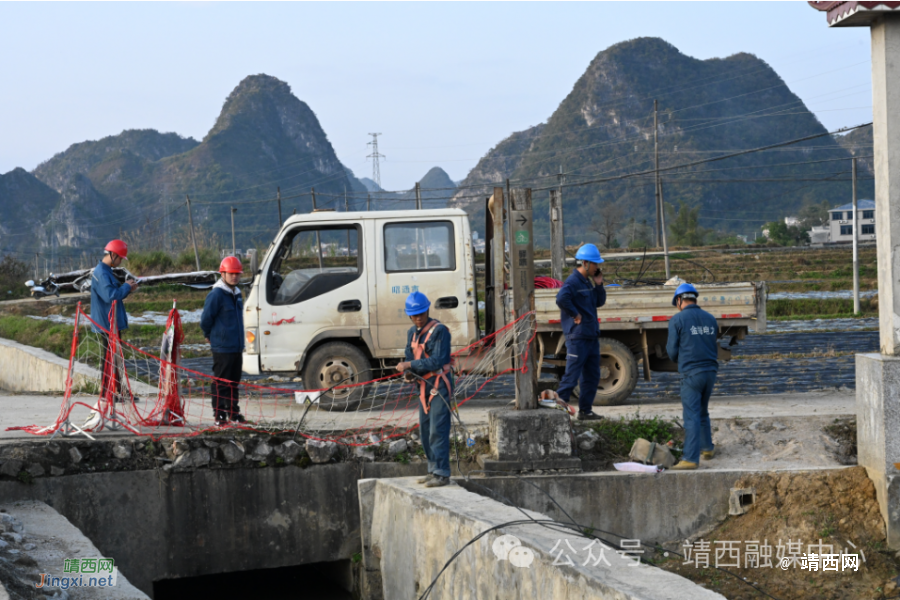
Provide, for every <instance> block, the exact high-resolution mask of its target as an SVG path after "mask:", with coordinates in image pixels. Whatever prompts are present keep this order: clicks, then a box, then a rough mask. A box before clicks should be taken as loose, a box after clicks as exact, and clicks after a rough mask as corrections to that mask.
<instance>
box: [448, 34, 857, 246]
mask: <svg viewBox="0 0 900 600" xmlns="http://www.w3.org/2000/svg"><path fill="white" fill-rule="evenodd" d="M654 99H657V100H658V102H659V146H660V165H661V167H663V168H664V167H666V166H671V165H677V164H680V163H687V162H691V161H696V160H700V159H704V158H709V157H712V156H716V155H721V154H725V153H728V152H730V151H735V150H741V149H750V148H755V147H759V146H766V145H770V144H776V143H778V142H783V141H786V140H790V139H795V138H800V137H804V136H809V135H814V134H819V133H825V132H826V130H825V128H824V127H823V126H822V124H821V123H820V122H819V121H818V119H817V118H816V117H815V115H813V114H812V113H810V112H809V111H808V109H807V108H806V107H805V105H804V104H803V102H802V101H801V100H800V98H798V97H797V96H796V95H795V94H794V93H793V92H791V91H790V89H789V88H788V87H787V85H786V84H785V83H784V81H783V80H782V79H781V77H779V76H778V74H777V73H776V72H775V71H774V70H773V69H772V68H771V67H770V66H769V65H768V64H766V63H765V62H764V61H763V60H761V59H759V58H757V57H755V56H753V55H751V54H746V53H740V54H735V55H733V56H729V57H727V58H712V59H708V60H698V59H695V58H691V57H689V56H686V55H684V54H682V53H681V52H680V51H679V50H678V49H677V48H675V47H674V46H672V45H671V44H669V43H668V42H666V41H664V40H662V39H659V38H639V39H634V40H630V41H627V42H622V43H620V44H616V45H614V46H612V47H610V48H608V49H606V50H604V51H602V52H600V53H599V54H597V56H596V57H595V58H594V59H593V60H592V61H591V63H590V65H589V66H588V68H587V70H586V71H585V73H584V74H583V75H582V76H581V77H580V78H579V79H578V81H577V82H576V83H575V85H574V87H573V89H572V91H571V92H570V93H569V94H568V96H566V97H565V99H564V100H563V101H562V102H561V103H560V105H559V108H557V109H556V111H554V112H553V114H552V115H550V117H549V119H548V120H547V122H546V123H543V124H540V125H537V126H533V127H530V128H528V129H525V130H523V131H520V132H517V133H514V134H512V135H511V136H509V137H508V138H506V139H504V140H503V141H501V142H500V143H498V144H497V146H495V147H494V148H493V149H491V150H490V151H489V152H488V153H487V154H486V155H485V156H484V157H483V158H482V159H481V160H480V161H479V162H478V164H477V165H476V166H475V168H474V169H473V170H472V171H471V172H470V173H469V175H468V176H467V177H466V179H465V180H464V181H463V182H462V183H461V184H460V187H462V188H465V189H461V190H459V191H458V192H457V194H456V195H455V197H454V199H453V201H452V202H451V203H452V204H453V205H454V206H461V207H464V208H466V210H468V211H469V212H470V213H472V214H473V215H475V218H474V219H473V220H474V222H475V227H476V228H477V229H478V230H479V231H481V229H482V228H483V198H484V197H485V196H486V195H489V194H490V188H491V187H492V186H493V185H504V186H505V182H506V179H507V178H508V179H510V180H511V182H512V185H513V186H516V187H531V188H532V189H533V190H540V191H535V193H534V196H533V200H534V210H535V215H536V219H540V220H544V221H546V219H547V216H548V212H549V207H548V203H549V192H548V191H547V190H548V189H549V188H550V187H553V186H556V185H557V183H558V177H557V175H558V174H559V173H560V170H562V172H563V173H565V183H566V184H575V183H580V182H589V181H591V180H593V179H600V178H606V177H612V176H616V175H622V174H626V173H635V172H639V171H645V170H648V169H651V168H652V167H653V101H654ZM849 156H850V155H849V153H848V151H847V149H846V148H845V147H844V146H842V145H841V144H840V143H838V142H837V141H835V140H834V139H833V138H831V137H830V136H827V137H823V138H819V139H815V140H810V141H808V142H804V143H802V144H797V145H796V146H791V147H788V148H784V149H779V150H777V151H770V152H760V153H755V154H747V155H745V156H741V157H738V158H734V159H729V160H727V161H722V162H716V163H712V164H708V165H698V166H696V167H693V168H690V169H687V170H681V171H679V172H671V173H664V175H663V179H664V184H663V193H664V197H665V201H666V202H667V203H669V204H672V205H674V206H676V207H677V206H679V204H680V203H682V202H683V203H685V204H686V205H688V206H690V207H701V213H700V218H701V221H700V224H701V225H702V226H704V227H707V228H716V229H720V230H725V231H733V232H751V231H755V230H758V229H759V226H760V225H762V223H763V221H764V220H775V219H779V218H781V217H784V216H786V215H792V214H795V213H796V211H797V210H798V209H799V208H800V207H801V206H803V205H805V204H809V203H820V202H822V201H823V200H827V201H828V202H829V203H835V202H839V201H843V200H845V199H846V198H847V196H848V194H849V183H832V182H828V183H818V182H814V181H797V180H799V179H821V178H824V177H827V176H829V174H832V173H835V172H837V171H843V170H846V167H847V165H846V164H842V163H820V164H807V165H797V164H794V165H790V166H781V165H783V164H785V163H801V162H809V161H814V160H824V159H833V158H849ZM746 167H759V168H746ZM722 169H729V170H722ZM839 177H843V178H846V176H839ZM763 179H766V180H769V179H771V180H778V179H785V180H786V181H774V182H770V181H760V180H763ZM734 180H742V181H734ZM754 180H755V181H754ZM861 185H862V189H861V191H860V193H861V194H863V195H864V197H866V196H870V195H871V194H872V182H871V181H866V182H861ZM866 186H868V187H867V188H866ZM563 202H564V208H565V223H566V232H567V236H569V237H570V238H571V239H570V241H573V242H577V241H580V240H582V239H592V236H593V235H594V234H593V231H592V227H591V223H592V221H594V220H596V219H597V215H598V213H599V212H600V211H601V210H603V208H604V207H605V206H608V205H611V204H615V205H618V206H620V207H621V209H622V211H623V213H624V215H625V218H626V219H627V218H629V217H634V218H636V219H638V220H639V221H640V220H644V219H648V220H649V221H650V222H651V223H652V221H653V219H654V216H655V210H654V183H653V179H652V178H646V177H644V178H637V179H628V180H624V181H609V182H604V183H595V184H590V185H583V186H579V187H566V188H564V189H563ZM543 227H544V228H545V227H546V225H544V226H543ZM542 235H543V239H544V240H546V239H547V236H546V235H544V234H542ZM536 239H538V240H540V239H541V236H539V235H537V234H536ZM623 241H627V240H623Z"/></svg>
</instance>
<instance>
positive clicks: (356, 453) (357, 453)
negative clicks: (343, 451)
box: [353, 446, 375, 460]
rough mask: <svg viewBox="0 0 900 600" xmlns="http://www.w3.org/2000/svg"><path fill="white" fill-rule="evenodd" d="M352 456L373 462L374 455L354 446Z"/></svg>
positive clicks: (369, 451)
mask: <svg viewBox="0 0 900 600" xmlns="http://www.w3.org/2000/svg"><path fill="white" fill-rule="evenodd" d="M353 456H355V457H356V458H359V459H361V460H375V453H374V452H372V451H371V450H366V449H365V448H364V447H362V446H356V447H355V448H354V449H353Z"/></svg>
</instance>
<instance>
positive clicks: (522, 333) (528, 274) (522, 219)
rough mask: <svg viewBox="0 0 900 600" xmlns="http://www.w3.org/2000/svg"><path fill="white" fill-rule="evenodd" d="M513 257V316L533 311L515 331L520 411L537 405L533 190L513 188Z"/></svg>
mask: <svg viewBox="0 0 900 600" xmlns="http://www.w3.org/2000/svg"><path fill="white" fill-rule="evenodd" d="M509 207H510V211H509V228H510V240H509V241H510V245H509V259H510V271H511V275H512V286H511V287H512V297H513V310H514V312H513V314H512V319H518V318H520V317H522V315H526V314H528V313H531V314H529V315H528V316H527V317H525V318H524V319H523V320H522V321H521V322H520V323H519V324H518V325H517V326H516V331H515V336H516V340H515V342H514V343H515V348H514V351H513V353H514V355H515V358H516V410H526V409H535V408H537V360H536V359H535V341H534V339H533V335H532V333H533V330H534V325H535V322H534V223H533V220H532V212H531V190H530V189H525V190H522V189H516V190H511V191H510V198H509Z"/></svg>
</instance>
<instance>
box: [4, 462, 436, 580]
mask: <svg viewBox="0 0 900 600" xmlns="http://www.w3.org/2000/svg"><path fill="white" fill-rule="evenodd" d="M424 471H425V465H424V464H415V465H401V464H396V463H383V464H378V463H371V464H357V463H339V464H330V465H315V466H311V467H309V468H307V469H301V468H299V467H294V466H290V467H283V468H260V469H214V470H209V469H201V470H197V471H193V472H185V473H171V474H167V473H165V472H164V471H126V472H115V473H96V474H86V475H71V476H65V477H55V478H44V477H41V478H38V479H36V480H35V482H34V484H33V485H24V484H21V483H18V482H12V481H3V482H0V502H10V501H15V500H22V499H34V500H40V501H42V502H45V503H47V504H48V505H50V506H52V507H53V508H54V509H56V510H57V511H58V512H59V513H60V514H62V515H64V516H65V517H66V518H67V519H69V521H71V522H72V524H74V525H75V526H76V527H78V528H79V529H80V530H81V531H82V532H84V534H85V535H87V536H88V537H89V538H90V539H91V540H92V541H93V542H94V544H95V545H96V546H97V548H98V549H99V550H100V551H101V552H102V553H103V554H104V556H112V557H114V558H115V560H116V565H118V566H120V567H121V571H122V572H123V573H124V574H126V576H127V577H128V578H129V580H130V581H132V583H134V585H135V586H136V587H138V588H139V589H141V590H142V591H144V592H145V593H147V594H149V595H151V596H152V594H153V582H154V581H159V580H163V579H173V578H181V577H193V576H197V575H209V574H215V573H223V572H230V571H246V570H254V569H263V568H274V567H283V566H292V565H303V564H312V563H319V562H331V561H337V560H346V559H349V558H351V557H352V556H353V554H354V553H357V552H359V551H360V548H361V546H360V536H359V500H358V496H357V487H356V482H357V480H359V479H360V478H373V477H374V478H377V477H395V476H405V475H413V474H421V473H424Z"/></svg>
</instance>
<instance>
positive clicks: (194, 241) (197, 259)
mask: <svg viewBox="0 0 900 600" xmlns="http://www.w3.org/2000/svg"><path fill="white" fill-rule="evenodd" d="M184 197H185V198H187V208H188V224H189V225H190V226H191V244H192V245H193V246H194V261H195V262H196V263H197V270H198V271H199V270H200V253H199V252H197V238H196V237H194V214H193V213H192V212H191V197H190V196H188V195H187V194H185V196H184ZM233 215H234V213H232V217H231V229H232V232H231V237H232V242H231V243H232V245H234V231H233V230H234V216H233Z"/></svg>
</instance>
